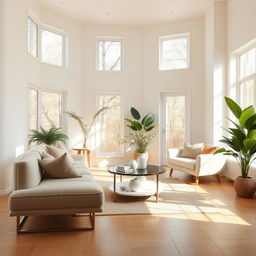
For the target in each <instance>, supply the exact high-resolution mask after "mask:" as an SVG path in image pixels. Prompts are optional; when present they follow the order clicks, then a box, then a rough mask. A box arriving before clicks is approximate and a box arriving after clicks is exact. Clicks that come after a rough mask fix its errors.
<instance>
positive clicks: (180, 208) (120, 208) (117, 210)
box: [94, 175, 221, 215]
mask: <svg viewBox="0 0 256 256" xmlns="http://www.w3.org/2000/svg"><path fill="white" fill-rule="evenodd" d="M94 177H95V179H96V180H97V182H98V183H99V184H100V185H101V186H102V187H103V189H104V192H105V204H104V208H103V212H102V213H99V214H98V215H122V214H170V213H217V212H221V210H220V209H219V208H216V207H215V206H214V205H213V204H212V203H211V202H210V201H209V200H207V199H205V198H204V197H202V196H201V195H200V194H199V193H197V192H196V191H195V190H194V189H193V188H192V186H190V185H188V184H185V183H182V182H181V181H179V180H177V179H171V178H165V177H161V178H160V182H161V184H162V185H163V186H164V190H163V192H161V193H160V195H159V200H158V203H155V196H151V197H131V196H129V197H128V196H119V195H118V196H117V200H116V202H113V193H112V192H111V191H110V190H109V189H108V187H109V185H111V184H112V183H113V177H111V176H110V177H109V176H108V175H104V176H102V175H94Z"/></svg>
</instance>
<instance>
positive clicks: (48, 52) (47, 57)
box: [41, 30, 64, 66]
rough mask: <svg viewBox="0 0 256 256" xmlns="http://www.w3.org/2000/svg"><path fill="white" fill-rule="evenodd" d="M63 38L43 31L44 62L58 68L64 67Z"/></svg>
mask: <svg viewBox="0 0 256 256" xmlns="http://www.w3.org/2000/svg"><path fill="white" fill-rule="evenodd" d="M63 40H64V39H63V36H62V35H59V34H56V33H53V32H50V31H47V30H42V46H41V48H42V61H43V62H46V63H50V64H54V65H58V66H62V65H63V59H62V55H63V49H62V48H63Z"/></svg>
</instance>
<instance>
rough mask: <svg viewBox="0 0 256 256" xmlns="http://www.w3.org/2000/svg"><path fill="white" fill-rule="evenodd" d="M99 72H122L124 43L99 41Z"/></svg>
mask: <svg viewBox="0 0 256 256" xmlns="http://www.w3.org/2000/svg"><path fill="white" fill-rule="evenodd" d="M97 55H98V56H97V70H99V71H121V69H122V67H121V64H122V61H121V58H122V41H121V40H116V39H113V40H98V51H97Z"/></svg>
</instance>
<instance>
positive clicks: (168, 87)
mask: <svg viewBox="0 0 256 256" xmlns="http://www.w3.org/2000/svg"><path fill="white" fill-rule="evenodd" d="M187 32H189V33H190V40H191V42H190V61H191V63H190V68H189V69H183V70H166V71H159V70H158V49H159V48H158V45H159V37H160V36H164V35H175V34H183V33H187ZM142 50H143V53H144V58H143V60H144V70H143V81H144V82H143V91H142V97H143V108H144V110H145V111H147V112H150V111H151V112H152V113H154V114H155V115H156V116H157V118H158V120H159V113H160V109H159V108H160V95H161V92H175V91H187V92H189V93H190V95H191V100H190V102H191V109H190V114H191V124H190V133H191V136H190V138H191V142H192V143H196V142H203V141H204V19H203V17H199V18H194V19H188V20H183V21H178V22H174V23H170V24H162V25H155V26H150V27H147V28H145V29H144V34H143V49H142ZM159 136H160V133H159ZM159 149H160V137H158V139H157V141H156V142H155V143H154V145H152V146H151V147H150V150H149V155H150V160H149V161H150V162H152V163H159V162H160V152H159V151H160V150H159Z"/></svg>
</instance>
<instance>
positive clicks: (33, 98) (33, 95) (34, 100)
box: [28, 89, 38, 130]
mask: <svg viewBox="0 0 256 256" xmlns="http://www.w3.org/2000/svg"><path fill="white" fill-rule="evenodd" d="M28 97H29V99H28V101H29V130H32V129H34V130H36V129H37V118H38V117H37V110H38V94H37V91H36V90H34V89H29V95H28Z"/></svg>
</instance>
